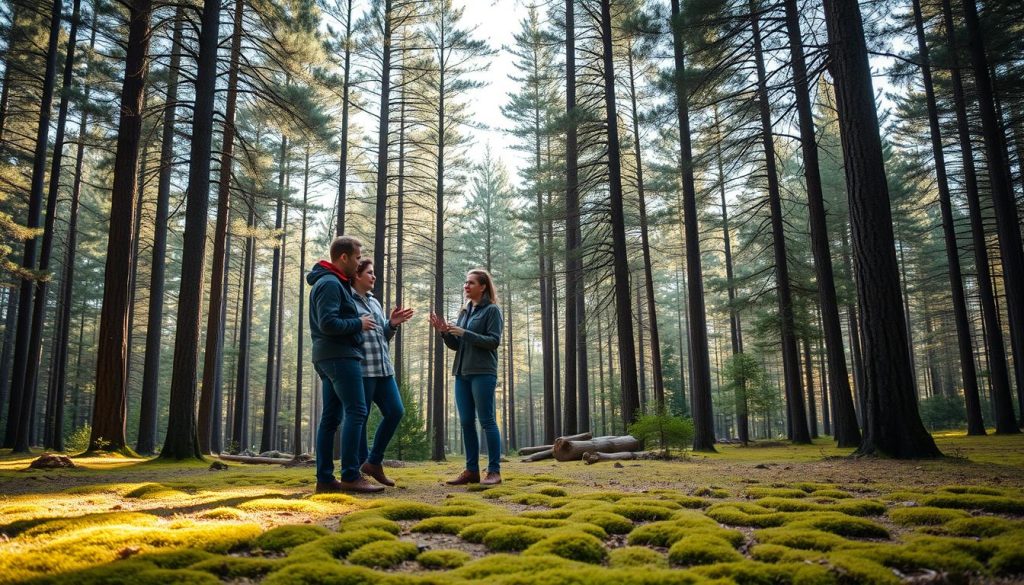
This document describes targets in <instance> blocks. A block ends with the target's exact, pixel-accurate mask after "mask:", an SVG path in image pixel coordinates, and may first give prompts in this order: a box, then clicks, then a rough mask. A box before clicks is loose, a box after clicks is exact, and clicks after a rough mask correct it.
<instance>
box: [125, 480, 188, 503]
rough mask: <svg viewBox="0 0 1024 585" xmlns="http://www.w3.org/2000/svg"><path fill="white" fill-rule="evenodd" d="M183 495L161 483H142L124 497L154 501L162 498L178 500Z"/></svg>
mask: <svg viewBox="0 0 1024 585" xmlns="http://www.w3.org/2000/svg"><path fill="white" fill-rule="evenodd" d="M185 495H186V494H185V492H182V491H180V490H176V489H174V488H171V487H168V486H165V485H163V484H161V483H144V484H142V485H140V486H139V487H137V488H135V489H133V490H131V491H129V492H128V493H126V494H125V495H124V497H126V498H132V499H139V500H156V499H163V498H178V497H182V496H185Z"/></svg>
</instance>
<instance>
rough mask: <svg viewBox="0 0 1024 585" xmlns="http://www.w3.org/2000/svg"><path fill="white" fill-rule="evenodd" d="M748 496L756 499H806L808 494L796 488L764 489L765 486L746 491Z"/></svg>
mask: <svg viewBox="0 0 1024 585" xmlns="http://www.w3.org/2000/svg"><path fill="white" fill-rule="evenodd" d="M745 492H746V495H747V496H748V497H751V498H754V499H760V498H768V497H775V498H806V497H807V492H805V491H804V490H801V489H795V488H778V487H764V486H752V487H748V488H747V489H746V490H745Z"/></svg>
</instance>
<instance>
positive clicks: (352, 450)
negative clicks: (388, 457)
mask: <svg viewBox="0 0 1024 585" xmlns="http://www.w3.org/2000/svg"><path fill="white" fill-rule="evenodd" d="M328 373H329V374H331V383H332V385H333V386H334V393H335V394H336V395H337V396H338V399H339V400H340V401H341V403H342V404H343V405H344V409H345V418H344V420H343V421H342V423H341V480H342V481H356V480H357V479H360V477H361V476H360V474H359V456H358V451H359V434H360V433H364V434H365V432H366V394H365V393H364V392H363V368H362V366H361V365H360V363H359V360H354V359H339V360H334V361H333V372H330V371H329V372H328Z"/></svg>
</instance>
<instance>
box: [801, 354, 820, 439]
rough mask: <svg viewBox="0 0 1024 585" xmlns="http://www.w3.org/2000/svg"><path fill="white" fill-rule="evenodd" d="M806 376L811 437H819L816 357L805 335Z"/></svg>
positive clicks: (808, 422) (808, 421)
mask: <svg viewBox="0 0 1024 585" xmlns="http://www.w3.org/2000/svg"><path fill="white" fill-rule="evenodd" d="M804 377H805V378H806V384H805V386H806V388H807V424H808V426H810V429H811V438H812V439H817V438H818V406H817V404H815V400H814V358H813V357H812V356H811V340H810V339H808V338H807V337H804Z"/></svg>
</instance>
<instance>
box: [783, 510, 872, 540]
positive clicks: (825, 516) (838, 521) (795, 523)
mask: <svg viewBox="0 0 1024 585" xmlns="http://www.w3.org/2000/svg"><path fill="white" fill-rule="evenodd" d="M794 516H795V515H794ZM787 526H790V527H792V528H812V529H815V530H824V531H825V532H831V533H832V534H838V535H840V536H849V537H855V538H889V531H888V530H886V529H885V527H884V526H882V525H881V524H877V523H875V522H872V521H870V520H865V519H864V518H857V517H855V516H848V515H846V514H840V513H839V512H809V513H805V514H801V515H799V516H795V518H794V520H791V521H790V522H788V523H787Z"/></svg>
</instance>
